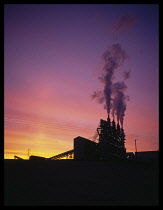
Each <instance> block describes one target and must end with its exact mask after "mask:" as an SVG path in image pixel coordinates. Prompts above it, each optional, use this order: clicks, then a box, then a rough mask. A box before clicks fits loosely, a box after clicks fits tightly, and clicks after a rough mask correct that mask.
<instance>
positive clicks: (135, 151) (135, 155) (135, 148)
mask: <svg viewBox="0 0 163 210" xmlns="http://www.w3.org/2000/svg"><path fill="white" fill-rule="evenodd" d="M134 141H135V157H136V160H137V145H136V141H137V139H135V140H134Z"/></svg>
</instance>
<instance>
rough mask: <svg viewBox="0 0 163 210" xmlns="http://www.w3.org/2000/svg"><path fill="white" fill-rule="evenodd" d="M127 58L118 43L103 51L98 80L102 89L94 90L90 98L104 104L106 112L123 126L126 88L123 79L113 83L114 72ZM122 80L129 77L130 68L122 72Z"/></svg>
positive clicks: (126, 98)
mask: <svg viewBox="0 0 163 210" xmlns="http://www.w3.org/2000/svg"><path fill="white" fill-rule="evenodd" d="M127 58H128V55H127V53H126V52H125V51H124V50H123V49H122V47H121V45H120V44H113V45H111V46H110V47H108V49H107V50H106V51H105V52H104V54H103V55H102V59H103V61H104V67H103V69H102V76H100V77H99V80H100V81H101V82H102V83H103V84H104V89H103V91H94V93H93V94H92V98H96V100H97V102H98V103H100V104H102V103H105V104H104V108H106V109H107V113H108V114H112V116H113V118H114V117H115V115H116V117H117V122H120V123H121V125H122V126H123V120H124V116H125V110H126V101H127V100H128V99H129V97H128V96H126V95H125V93H124V92H125V90H126V89H127V86H126V84H125V83H124V81H122V82H116V83H113V78H114V73H115V71H116V70H117V69H118V67H120V66H121V65H122V64H123V63H124V61H125V60H126V59H127ZM123 76H124V80H126V79H128V78H129V77H130V70H129V71H125V72H123Z"/></svg>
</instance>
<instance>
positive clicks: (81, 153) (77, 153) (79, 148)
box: [74, 136, 98, 160]
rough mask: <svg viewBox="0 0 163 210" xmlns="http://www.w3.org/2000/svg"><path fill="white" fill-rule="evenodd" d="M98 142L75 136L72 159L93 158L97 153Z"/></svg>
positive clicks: (95, 157)
mask: <svg viewBox="0 0 163 210" xmlns="http://www.w3.org/2000/svg"><path fill="white" fill-rule="evenodd" d="M97 150H98V144H97V143H95V142H93V141H90V140H88V139H85V138H83V137H80V136H78V137H76V138H75V139H74V159H75V160H95V159H97V155H98V151H97Z"/></svg>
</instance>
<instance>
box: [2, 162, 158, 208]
mask: <svg viewBox="0 0 163 210" xmlns="http://www.w3.org/2000/svg"><path fill="white" fill-rule="evenodd" d="M158 170H159V169H158V163H156V162H135V161H125V162H118V161H114V162H111V161H105V162H102V161H75V160H54V161H45V160H41V161H29V160H5V161H4V205H5V206H158V202H159V201H158V195H159V192H158V191H159V186H158V185H159V183H158Z"/></svg>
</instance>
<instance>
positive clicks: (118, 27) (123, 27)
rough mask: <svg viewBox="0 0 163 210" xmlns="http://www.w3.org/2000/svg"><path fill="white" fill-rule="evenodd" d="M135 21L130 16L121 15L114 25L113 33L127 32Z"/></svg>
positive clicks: (132, 16) (134, 18) (133, 17)
mask: <svg viewBox="0 0 163 210" xmlns="http://www.w3.org/2000/svg"><path fill="white" fill-rule="evenodd" d="M136 21H137V17H135V16H134V15H131V14H126V15H123V16H122V17H121V18H120V19H119V20H118V21H117V22H116V23H115V24H114V25H113V30H114V31H115V32H121V31H128V30H129V29H130V28H132V26H133V24H134V23H135V22H136Z"/></svg>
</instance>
